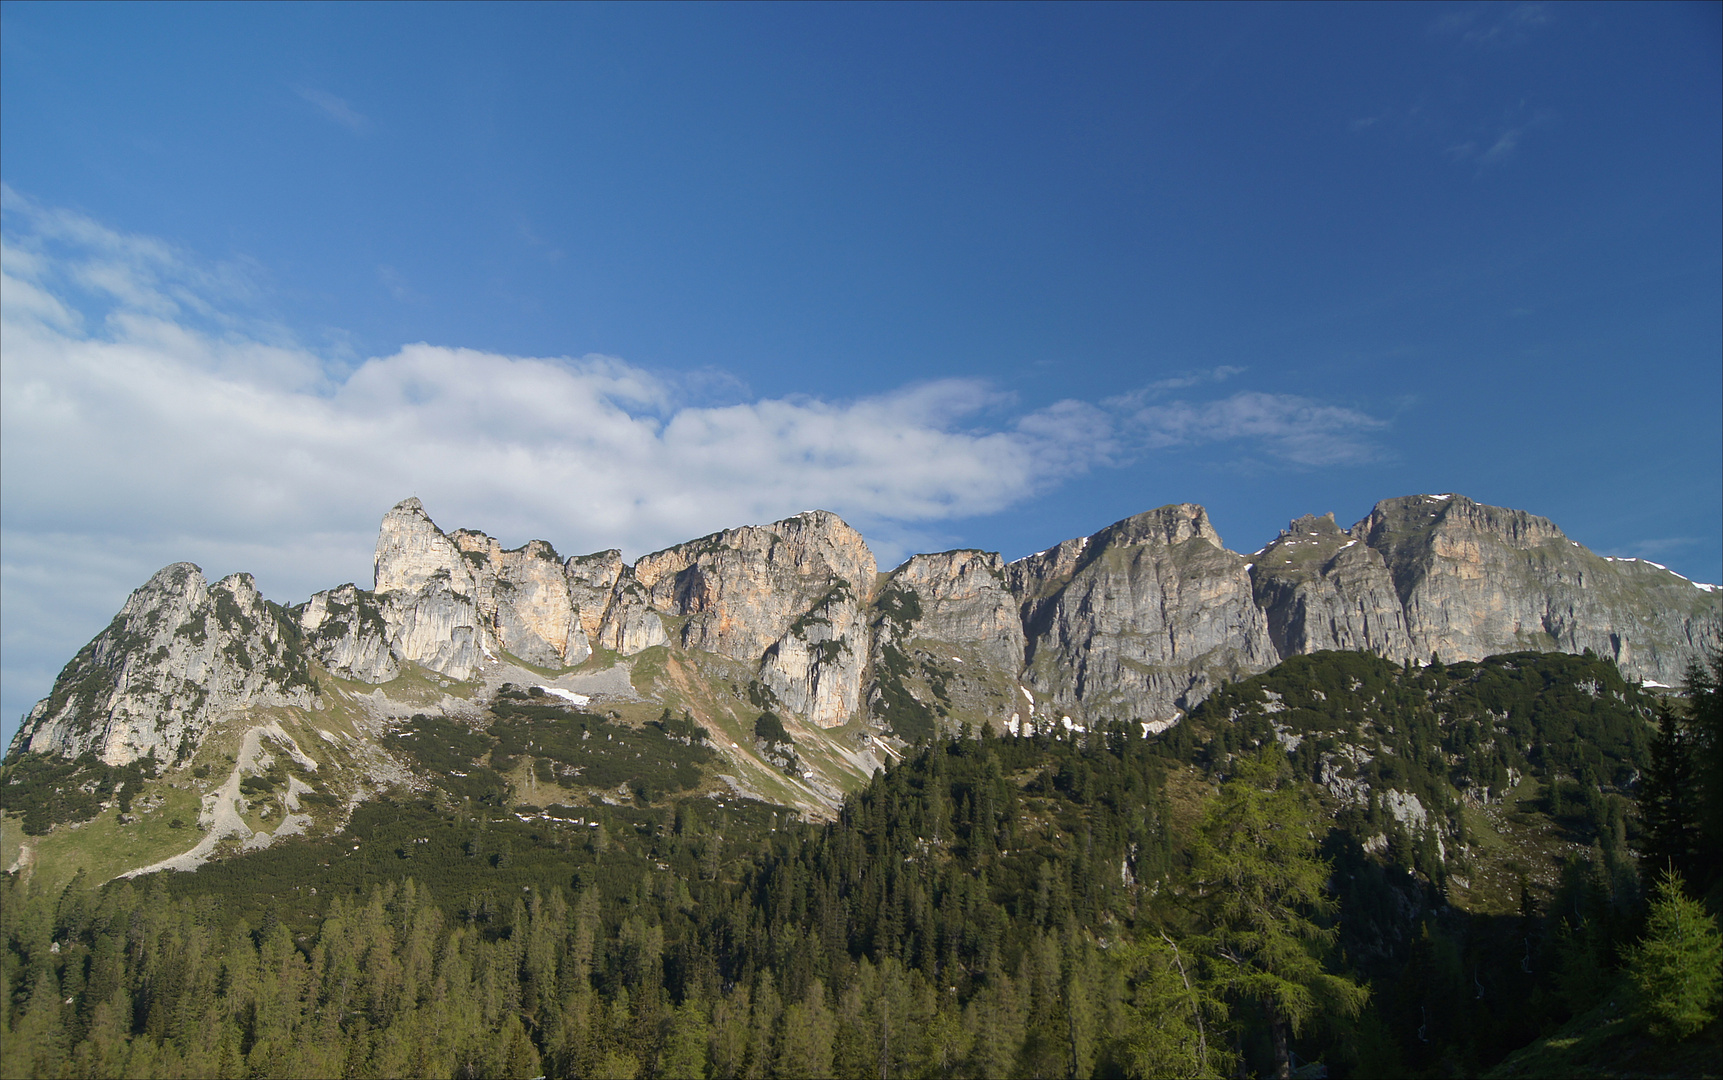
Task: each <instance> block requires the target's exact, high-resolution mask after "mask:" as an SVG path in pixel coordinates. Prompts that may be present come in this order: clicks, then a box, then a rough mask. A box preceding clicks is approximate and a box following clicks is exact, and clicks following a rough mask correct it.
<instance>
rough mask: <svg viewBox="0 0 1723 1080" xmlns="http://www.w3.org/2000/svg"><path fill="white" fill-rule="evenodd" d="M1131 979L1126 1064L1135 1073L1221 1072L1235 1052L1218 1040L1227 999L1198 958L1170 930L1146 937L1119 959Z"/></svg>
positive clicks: (1170, 1075)
mask: <svg viewBox="0 0 1723 1080" xmlns="http://www.w3.org/2000/svg"><path fill="white" fill-rule="evenodd" d="M1117 962H1118V963H1119V964H1120V966H1121V967H1123V969H1124V971H1125V973H1126V977H1127V978H1128V979H1129V980H1130V983H1131V1004H1130V1009H1129V1011H1128V1013H1127V1018H1126V1021H1125V1023H1126V1026H1125V1028H1124V1030H1123V1033H1122V1036H1123V1041H1124V1054H1123V1058H1124V1065H1125V1068H1126V1072H1127V1074H1128V1075H1129V1076H1131V1077H1133V1078H1143V1080H1150V1078H1162V1077H1164V1078H1168V1080H1173V1078H1181V1077H1221V1076H1224V1075H1226V1071H1227V1066H1228V1065H1229V1064H1230V1055H1229V1054H1227V1053H1226V1051H1225V1048H1224V1046H1222V1045H1220V1044H1218V1043H1216V1042H1214V1041H1213V1040H1212V1039H1211V1035H1212V1034H1213V1033H1214V1032H1215V1030H1216V1028H1215V1024H1216V1022H1217V1021H1220V1020H1222V1019H1224V1017H1225V1016H1226V1003H1225V1002H1223V1001H1222V1000H1221V999H1220V998H1219V997H1218V996H1216V994H1215V988H1214V986H1213V985H1212V984H1211V983H1210V982H1209V981H1208V980H1207V979H1205V978H1203V976H1202V973H1201V972H1200V971H1199V970H1198V967H1197V965H1196V963H1195V959H1194V958H1193V957H1190V956H1188V955H1186V953H1185V952H1184V951H1183V950H1182V949H1180V948H1179V945H1178V943H1177V942H1175V941H1174V940H1173V939H1172V938H1170V937H1168V936H1167V935H1165V934H1161V935H1160V936H1159V938H1158V939H1154V938H1149V937H1145V938H1143V939H1142V940H1141V941H1138V942H1137V943H1136V944H1134V945H1132V946H1131V947H1130V948H1128V949H1125V950H1122V951H1121V952H1120V954H1119V956H1118V961H1117Z"/></svg>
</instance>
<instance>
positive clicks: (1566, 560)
mask: <svg viewBox="0 0 1723 1080" xmlns="http://www.w3.org/2000/svg"><path fill="white" fill-rule="evenodd" d="M1253 577H1254V580H1255V583H1256V598H1257V602H1258V603H1259V604H1260V605H1261V606H1262V607H1263V609H1264V610H1265V611H1266V612H1267V613H1268V620H1269V626H1270V629H1271V631H1272V632H1273V635H1274V642H1275V646H1276V648H1277V650H1278V651H1279V654H1280V655H1281V656H1290V655H1293V654H1296V653H1306V652H1313V651H1315V650H1317V649H1368V650H1370V651H1372V652H1376V653H1380V654H1381V655H1383V656H1387V657H1390V658H1392V659H1407V658H1410V659H1419V660H1422V659H1428V658H1429V656H1430V654H1431V653H1435V654H1437V655H1439V656H1441V657H1442V659H1444V660H1480V659H1482V658H1484V657H1485V656H1488V655H1491V654H1493V653H1500V652H1508V651H1512V650H1517V649H1540V650H1557V651H1561V652H1571V653H1579V652H1583V651H1585V650H1586V649H1591V650H1592V651H1593V652H1595V653H1597V654H1598V655H1600V656H1607V657H1610V658H1611V659H1613V660H1615V662H1616V664H1617V665H1618V666H1619V667H1620V668H1621V670H1622V672H1623V673H1624V674H1626V675H1627V676H1629V677H1632V678H1639V679H1646V680H1651V681H1654V682H1659V683H1662V684H1664V685H1668V686H1673V685H1676V684H1678V683H1679V682H1680V680H1681V677H1682V674H1683V672H1684V671H1685V669H1686V665H1687V663H1688V661H1689V660H1690V659H1692V658H1694V657H1696V656H1698V655H1699V653H1700V651H1701V649H1702V648H1703V646H1704V644H1705V643H1706V642H1712V643H1715V642H1717V641H1718V640H1719V638H1720V637H1723V614H1720V604H1719V599H1718V593H1716V592H1715V591H1711V590H1707V589H1704V588H1700V587H1699V586H1696V585H1694V584H1693V583H1692V582H1690V581H1687V580H1686V579H1685V578H1682V577H1681V576H1679V575H1677V574H1672V573H1670V572H1669V571H1667V570H1665V569H1663V568H1662V567H1660V566H1657V565H1656V564H1654V563H1647V562H1643V561H1640V560H1634V559H1608V558H1603V557H1600V556H1598V555H1596V554H1594V553H1592V552H1591V551H1589V550H1587V549H1586V548H1584V547H1582V546H1581V545H1580V544H1579V543H1577V542H1575V541H1573V540H1570V539H1568V537H1567V536H1565V535H1564V534H1563V533H1562V531H1561V530H1560V529H1559V528H1557V527H1556V526H1555V524H1554V523H1552V522H1550V521H1549V520H1548V519H1545V518H1541V517H1537V516H1535V515H1532V514H1528V513H1526V512H1524V511H1521V510H1508V509H1504V508H1502V507H1496V506H1485V505H1483V504H1481V503H1476V502H1473V501H1472V500H1470V499H1467V498H1464V497H1463V496H1459V495H1414V496H1408V497H1406V498H1399V499H1386V500H1384V501H1382V502H1380V503H1377V504H1376V507H1375V509H1374V510H1372V511H1371V512H1370V514H1369V516H1368V517H1366V518H1365V519H1364V520H1363V521H1360V522H1359V523H1358V524H1356V525H1354V526H1353V527H1352V528H1351V529H1350V530H1349V531H1348V532H1346V533H1341V532H1340V530H1339V529H1338V527H1336V526H1335V525H1334V523H1333V519H1332V517H1329V518H1301V519H1299V520H1298V521H1295V522H1293V523H1292V525H1291V526H1290V527H1289V528H1288V529H1287V530H1286V531H1285V532H1283V533H1282V534H1281V536H1280V538H1279V539H1277V540H1275V541H1274V542H1273V543H1271V544H1270V545H1269V546H1268V547H1267V548H1265V549H1263V551H1261V552H1259V553H1258V556H1257V560H1256V567H1255V569H1254V570H1253Z"/></svg>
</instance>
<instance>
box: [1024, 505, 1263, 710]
mask: <svg viewBox="0 0 1723 1080" xmlns="http://www.w3.org/2000/svg"><path fill="white" fill-rule="evenodd" d="M1010 572H1011V578H1012V581H1013V584H1014V585H1015V586H1016V592H1017V594H1018V596H1019V597H1020V599H1021V604H1022V608H1021V610H1022V612H1023V617H1024V628H1025V632H1026V634H1025V636H1026V637H1027V639H1028V650H1027V654H1028V655H1027V670H1026V671H1025V673H1024V679H1025V681H1026V682H1027V683H1028V685H1029V686H1030V687H1031V688H1032V690H1033V692H1034V695H1035V697H1036V699H1037V700H1038V701H1040V702H1042V703H1043V704H1042V709H1043V711H1050V712H1051V713H1052V714H1053V715H1057V716H1064V715H1070V716H1071V717H1073V718H1074V719H1076V718H1082V719H1084V721H1085V722H1089V723H1092V722H1094V721H1096V720H1101V719H1119V720H1139V721H1142V722H1148V723H1154V722H1157V721H1163V720H1167V719H1170V718H1172V717H1174V716H1176V715H1178V714H1179V712H1181V711H1182V710H1184V709H1188V708H1189V707H1190V706H1192V705H1194V704H1196V702H1198V701H1200V700H1201V699H1202V698H1203V697H1204V696H1206V694H1207V692H1208V689H1209V687H1211V686H1212V685H1214V683H1215V682H1216V681H1217V680H1219V679H1225V678H1236V677H1238V676H1240V675H1244V674H1248V673H1252V672H1256V671H1261V670H1264V669H1265V668H1267V667H1270V666H1272V665H1273V663H1274V662H1275V659H1276V654H1275V651H1274V646H1273V643H1272V642H1271V641H1270V639H1269V634H1268V622H1267V620H1266V618H1264V616H1263V613H1262V611H1261V609H1259V608H1258V607H1257V606H1256V604H1255V603H1254V601H1253V598H1252V590H1251V581H1250V573H1249V570H1248V563H1247V562H1246V560H1245V558H1244V557H1243V556H1241V555H1235V554H1234V553H1232V552H1230V551H1227V550H1226V549H1225V547H1224V546H1223V545H1222V544H1221V539H1220V536H1219V534H1217V533H1216V532H1215V531H1214V527H1213V526H1212V525H1211V524H1210V523H1209V520H1208V514H1207V513H1206V512H1205V511H1204V510H1203V508H1202V507H1200V506H1195V505H1192V504H1189V503H1182V504H1178V505H1175V506H1165V507H1162V508H1160V509H1159V510H1151V511H1149V512H1148V513H1146V514H1138V515H1136V516H1135V517H1131V518H1126V519H1125V520H1124V521H1120V522H1118V523H1116V524H1114V525H1111V526H1108V527H1107V528H1106V529H1103V530H1101V532H1099V533H1097V534H1095V535H1094V536H1092V537H1090V538H1088V540H1087V541H1086V542H1079V543H1073V542H1070V541H1067V542H1066V543H1064V544H1061V545H1059V547H1057V548H1054V549H1052V550H1051V551H1047V552H1043V553H1041V554H1039V555H1033V556H1030V557H1029V558H1028V559H1023V560H1019V562H1018V563H1014V564H1012V566H1011V567H1010Z"/></svg>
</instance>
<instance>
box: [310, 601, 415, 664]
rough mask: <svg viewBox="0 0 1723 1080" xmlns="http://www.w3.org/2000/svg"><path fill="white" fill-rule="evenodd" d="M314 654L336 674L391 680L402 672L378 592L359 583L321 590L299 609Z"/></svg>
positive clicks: (318, 660)
mask: <svg viewBox="0 0 1723 1080" xmlns="http://www.w3.org/2000/svg"><path fill="white" fill-rule="evenodd" d="M299 625H300V628H301V629H303V630H304V631H305V638H306V643H307V645H308V646H309V647H310V650H311V654H312V655H313V656H315V657H316V658H317V662H318V663H320V664H322V665H323V666H324V667H325V668H327V669H328V670H329V672H330V673H331V674H333V675H337V676H339V677H341V678H343V679H353V680H355V681H357V682H368V683H385V682H389V681H390V680H391V679H394V678H395V677H396V676H398V675H400V674H401V665H400V663H399V662H397V661H396V659H395V653H394V650H393V649H391V648H390V647H389V625H388V622H387V621H386V620H385V619H384V617H383V607H382V605H381V604H380V603H378V601H377V594H376V593H374V592H366V591H365V590H363V589H361V588H359V587H358V586H356V585H353V584H347V585H343V586H341V587H340V588H338V589H330V590H328V591H327V592H320V593H317V594H316V595H315V596H313V597H312V598H311V599H310V600H308V601H306V604H305V606H304V607H303V608H301V609H300V610H299Z"/></svg>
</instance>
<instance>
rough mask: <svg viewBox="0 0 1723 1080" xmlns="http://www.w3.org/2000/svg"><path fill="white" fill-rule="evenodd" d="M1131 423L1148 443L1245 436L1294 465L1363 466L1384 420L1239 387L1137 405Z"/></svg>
mask: <svg viewBox="0 0 1723 1080" xmlns="http://www.w3.org/2000/svg"><path fill="white" fill-rule="evenodd" d="M1129 420H1130V424H1131V426H1132V428H1133V429H1134V430H1135V431H1136V432H1138V433H1140V437H1141V438H1142V439H1143V440H1144V441H1145V443H1146V445H1148V446H1149V447H1151V448H1157V447H1170V446H1200V445H1206V444H1211V443H1221V442H1237V441H1249V442H1252V443H1254V444H1256V445H1258V446H1260V447H1261V448H1262V449H1264V450H1266V451H1267V452H1268V453H1270V454H1272V455H1274V456H1276V457H1279V458H1281V459H1283V460H1285V461H1287V462H1290V463H1292V464H1294V465H1302V466H1324V465H1362V464H1366V463H1368V462H1371V461H1377V460H1380V459H1381V458H1382V457H1383V456H1384V451H1383V450H1382V448H1381V447H1380V446H1379V445H1378V444H1377V443H1376V441H1375V440H1374V439H1373V438H1372V437H1371V433H1373V432H1377V431H1380V430H1382V429H1383V428H1386V427H1387V426H1388V422H1387V421H1386V420H1380V419H1377V418H1376V417H1373V416H1370V415H1368V414H1366V413H1363V412H1359V411H1358V410H1356V409H1346V408H1341V407H1339V406H1335V405H1325V404H1323V403H1321V402H1318V401H1312V400H1311V399H1309V398H1305V397H1299V396H1297V395H1295V394H1266V393H1260V392H1257V391H1248V390H1247V391H1242V392H1240V393H1237V394H1234V395H1232V396H1231V397H1229V398H1225V399H1223V400H1220V401H1209V402H1200V403H1192V402H1188V401H1176V402H1170V403H1168V404H1165V405H1150V406H1146V407H1144V408H1142V409H1139V410H1138V411H1137V412H1136V413H1134V414H1133V415H1132V416H1131V417H1130V418H1129Z"/></svg>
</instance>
